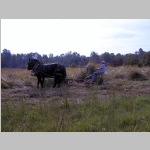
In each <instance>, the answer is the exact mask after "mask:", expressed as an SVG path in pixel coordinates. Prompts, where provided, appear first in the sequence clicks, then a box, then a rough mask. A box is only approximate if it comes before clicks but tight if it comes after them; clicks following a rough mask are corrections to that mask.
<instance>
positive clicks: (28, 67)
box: [27, 58, 41, 70]
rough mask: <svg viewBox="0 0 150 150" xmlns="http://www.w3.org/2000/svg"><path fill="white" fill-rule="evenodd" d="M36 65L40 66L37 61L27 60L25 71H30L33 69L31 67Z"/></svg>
mask: <svg viewBox="0 0 150 150" xmlns="http://www.w3.org/2000/svg"><path fill="white" fill-rule="evenodd" d="M37 64H41V63H40V62H39V61H38V60H37V59H30V58H29V62H28V64H27V69H28V70H32V69H33V67H34V66H35V65H37Z"/></svg>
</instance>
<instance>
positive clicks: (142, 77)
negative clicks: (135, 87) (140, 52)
mask: <svg viewBox="0 0 150 150" xmlns="http://www.w3.org/2000/svg"><path fill="white" fill-rule="evenodd" d="M128 79H129V80H137V81H143V80H148V78H147V77H146V76H145V75H143V74H142V73H140V72H138V71H136V70H133V71H131V72H130V73H129V75H128Z"/></svg>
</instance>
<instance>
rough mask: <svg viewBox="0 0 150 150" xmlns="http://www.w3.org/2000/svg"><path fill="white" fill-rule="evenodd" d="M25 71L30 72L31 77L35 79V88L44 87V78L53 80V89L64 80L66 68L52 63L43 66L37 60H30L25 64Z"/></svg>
mask: <svg viewBox="0 0 150 150" xmlns="http://www.w3.org/2000/svg"><path fill="white" fill-rule="evenodd" d="M27 69H28V70H32V74H31V75H33V76H36V77H37V88H39V84H41V87H43V86H44V79H45V78H53V79H54V85H53V87H54V88H55V86H56V85H57V84H58V87H60V83H61V82H62V81H64V80H65V79H66V68H65V66H63V65H60V64H57V63H52V64H44V63H43V62H40V61H39V60H37V59H30V58H29V62H28V64H27Z"/></svg>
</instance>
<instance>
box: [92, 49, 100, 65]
mask: <svg viewBox="0 0 150 150" xmlns="http://www.w3.org/2000/svg"><path fill="white" fill-rule="evenodd" d="M90 61H91V62H93V63H100V56H99V55H98V54H97V53H96V52H94V51H93V52H91V55H90Z"/></svg>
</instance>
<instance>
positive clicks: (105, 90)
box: [1, 80, 150, 105]
mask: <svg viewBox="0 0 150 150" xmlns="http://www.w3.org/2000/svg"><path fill="white" fill-rule="evenodd" d="M114 94H115V98H117V97H120V96H134V95H143V94H144V95H145V94H146V95H150V81H149V80H148V81H142V82H141V81H131V82H128V81H125V80H114V81H113V82H104V83H103V84H102V85H99V86H97V85H91V86H86V85H84V84H83V83H75V84H71V85H69V84H65V85H62V86H61V87H60V88H52V87H49V86H46V87H44V88H39V89H37V88H36V87H29V86H24V87H21V88H17V87H16V88H13V89H12V88H8V89H1V103H2V104H3V103H4V102H5V101H20V100H24V101H26V102H27V105H35V104H37V103H41V102H47V103H49V102H62V101H63V100H65V99H66V100H67V101H68V102H70V103H77V104H79V103H81V102H83V101H86V100H90V99H98V100H108V99H112V96H114Z"/></svg>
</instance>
